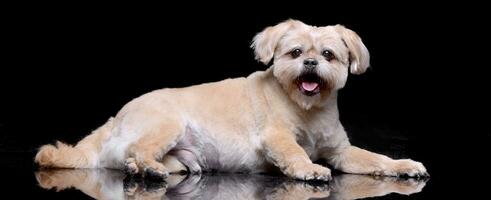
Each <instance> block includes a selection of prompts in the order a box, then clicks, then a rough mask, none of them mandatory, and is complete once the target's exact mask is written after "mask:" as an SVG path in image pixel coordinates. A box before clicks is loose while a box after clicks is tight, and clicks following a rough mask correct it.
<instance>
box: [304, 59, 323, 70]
mask: <svg viewBox="0 0 491 200" xmlns="http://www.w3.org/2000/svg"><path fill="white" fill-rule="evenodd" d="M303 64H304V65H305V67H306V68H309V69H313V68H315V66H317V64H319V62H317V60H316V59H313V58H307V59H305V60H304V61H303Z"/></svg>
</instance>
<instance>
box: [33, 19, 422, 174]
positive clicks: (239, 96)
mask: <svg viewBox="0 0 491 200" xmlns="http://www.w3.org/2000/svg"><path fill="white" fill-rule="evenodd" d="M252 47H253V48H254V50H255V54H256V58H257V59H258V60H260V61H261V62H263V63H268V62H270V61H271V60H273V61H274V64H273V66H271V67H270V68H269V69H268V70H266V71H263V72H256V73H253V74H251V75H250V76H248V77H247V78H237V79H227V80H224V81H220V82H216V83H208V84H202V85H197V86H192V87H187V88H180V89H162V90H157V91H153V92H150V93H148V94H145V95H143V96H141V97H139V98H136V99H134V100H133V101H131V102H130V103H128V104H127V105H125V106H124V107H123V109H122V110H121V111H120V112H119V113H118V114H117V115H116V117H115V118H113V119H110V120H109V121H108V122H107V123H106V124H105V125H103V126H102V127H101V128H99V129H97V130H95V131H94V132H93V133H92V134H91V135H89V136H87V137H86V138H84V139H83V140H82V141H80V142H79V143H78V144H77V145H76V146H74V147H72V146H68V145H65V144H63V143H58V144H57V145H56V146H53V145H45V146H43V147H42V148H41V149H40V151H39V153H38V154H37V155H36V159H35V160H36V162H37V163H39V165H41V166H43V167H61V168H97V167H106V168H116V169H123V168H124V169H126V170H127V172H129V173H142V174H143V175H145V176H157V177H161V178H164V177H166V176H167V175H168V173H172V172H179V171H188V172H191V173H195V172H201V171H202V170H218V171H229V172H237V171H241V172H251V173H256V172H265V171H269V170H271V169H273V168H274V166H276V167H277V168H279V169H280V170H281V171H282V172H283V173H284V174H286V175H288V176H289V177H292V178H296V179H302V180H311V179H320V180H328V179H330V170H329V169H328V168H326V167H323V166H320V165H317V164H313V163H312V160H317V159H320V158H324V159H326V160H327V161H328V162H329V163H330V164H331V165H332V166H334V167H335V168H337V169H339V170H341V171H344V172H348V173H357V174H379V175H389V176H396V175H400V174H407V175H409V176H420V175H426V169H425V168H424V167H423V165H422V164H421V163H419V162H415V161H412V160H409V159H406V160H393V159H390V158H388V157H386V156H383V155H379V154H375V153H371V152H368V151H365V150H363V149H360V148H357V147H354V146H351V145H350V143H349V141H348V138H347V136H346V133H345V131H344V129H343V126H342V125H341V123H340V121H339V117H338V109H337V100H336V96H337V90H338V89H340V88H342V87H343V86H344V84H345V83H346V79H347V76H348V71H350V72H351V73H354V74H360V73H363V72H364V71H365V70H366V68H367V67H368V65H369V55H368V50H367V49H366V47H365V46H364V44H363V43H362V41H361V39H360V38H359V37H358V35H357V34H356V33H354V32H353V31H351V30H349V29H346V28H345V27H343V26H340V25H337V26H326V27H314V26H309V25H306V24H303V23H302V22H300V21H295V20H288V21H285V22H283V23H280V24H278V25H276V26H273V27H268V28H266V29H265V30H264V31H263V32H261V33H259V34H258V35H257V36H256V37H255V38H254V41H253V44H252ZM273 165H274V166H273Z"/></svg>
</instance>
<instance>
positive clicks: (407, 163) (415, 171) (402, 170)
mask: <svg viewBox="0 0 491 200" xmlns="http://www.w3.org/2000/svg"><path fill="white" fill-rule="evenodd" d="M379 173H380V175H390V176H409V177H428V176H429V174H428V172H427V171H426V168H425V167H424V166H423V164H421V163H420V162H416V161H413V160H411V159H401V160H395V161H394V163H393V165H392V166H391V167H390V169H388V170H385V171H383V172H375V175H379Z"/></svg>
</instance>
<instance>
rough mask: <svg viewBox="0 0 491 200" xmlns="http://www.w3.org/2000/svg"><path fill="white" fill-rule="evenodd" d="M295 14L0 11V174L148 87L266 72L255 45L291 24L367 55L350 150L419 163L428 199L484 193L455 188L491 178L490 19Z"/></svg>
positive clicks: (374, 11) (333, 11)
mask: <svg viewBox="0 0 491 200" xmlns="http://www.w3.org/2000/svg"><path fill="white" fill-rule="evenodd" d="M299 4H300V3H299V2H297V3H296V4H292V5H286V6H285V5H283V6H285V7H287V8H279V7H274V6H271V7H268V8H265V7H264V8H263V7H260V6H255V7H252V8H243V11H239V10H235V9H239V8H238V7H239V6H237V7H235V8H234V9H225V8H217V7H215V9H205V8H204V7H203V8H202V9H198V10H191V9H190V8H188V7H180V8H174V7H170V6H163V7H158V9H156V8H155V7H154V8H153V9H149V8H140V7H138V8H136V7H135V8H133V7H132V6H131V5H127V6H125V7H124V8H120V7H118V6H107V7H104V8H102V7H99V6H87V7H85V6H83V7H80V6H73V5H70V6H66V7H64V8H63V9H58V8H53V7H50V6H46V7H47V8H45V7H42V9H41V8H38V7H37V6H32V5H31V6H27V5H24V6H20V7H16V8H15V10H14V11H12V12H8V13H6V14H4V22H5V24H4V27H3V28H2V29H3V31H2V32H3V34H4V36H3V39H2V40H3V42H2V43H4V44H5V45H2V46H3V47H2V49H3V56H2V57H4V58H3V59H2V67H1V74H0V78H1V80H0V83H1V85H0V89H1V98H0V134H1V135H0V152H1V154H2V155H3V157H5V158H8V159H7V162H6V163H7V164H5V165H8V166H10V167H12V168H17V167H20V168H27V169H30V170H31V169H35V168H36V167H35V165H34V164H33V163H32V161H31V159H32V157H33V155H34V152H35V150H36V148H38V147H39V146H40V145H42V144H45V143H50V142H53V141H55V140H62V141H65V142H68V143H75V142H77V141H78V140H79V139H81V138H82V137H83V136H85V135H86V134H88V133H89V132H90V131H91V130H93V129H95V128H97V127H98V126H99V125H101V124H103V123H104V122H105V121H106V120H107V119H108V118H109V117H110V116H114V115H115V114H116V112H117V111H118V110H119V109H120V108H121V107H122V106H123V105H124V104H125V103H127V102H128V101H130V100H131V99H133V98H135V97H137V96H139V95H141V94H144V93H146V92H149V91H151V90H154V89H159V88H164V87H183V86H189V85H193V84H198V83H204V82H210V81H218V80H222V79H225V78H229V77H240V76H247V75H249V74H250V73H252V72H254V71H257V70H265V69H266V68H267V66H264V65H262V64H260V63H259V62H257V61H255V60H254V56H253V53H252V50H251V49H250V48H249V46H250V42H251V39H252V38H253V36H254V35H255V34H256V33H257V32H260V31H261V30H262V29H263V28H265V27H267V26H270V25H274V24H276V23H279V22H281V21H283V20H286V19H288V18H293V19H298V20H302V21H303V22H305V23H307V24H311V25H317V26H323V25H333V24H343V25H345V26H346V27H348V28H350V29H352V30H354V31H355V32H357V33H358V34H359V35H360V36H361V38H362V39H363V41H364V43H365V45H366V46H367V47H368V49H369V51H370V53H371V68H370V70H368V72H367V73H365V74H363V75H358V76H356V75H350V76H349V80H348V83H347V85H346V87H345V88H344V89H343V90H341V91H340V95H339V107H340V108H339V109H340V114H341V120H342V122H343V124H344V125H345V127H346V129H347V130H348V132H349V135H350V138H351V139H352V143H354V144H356V145H359V146H362V147H364V148H367V149H370V150H374V151H378V152H384V149H387V148H389V147H390V148H391V149H394V148H395V149H399V150H400V151H398V152H384V153H387V154H389V155H391V156H394V157H410V158H412V159H414V160H418V161H421V162H423V163H424V164H425V166H426V167H427V168H428V170H429V172H430V174H431V175H432V179H431V180H430V181H433V182H434V183H432V184H431V185H430V186H428V187H429V188H426V189H425V190H429V191H430V192H429V193H430V194H434V195H435V196H436V195H437V192H433V193H431V191H446V190H449V189H455V190H454V191H462V190H464V189H462V188H471V189H469V190H468V189H465V190H464V191H465V192H466V193H469V194H474V192H475V190H478V189H477V188H478V187H479V185H480V184H476V183H474V182H470V183H468V182H463V180H468V178H476V177H477V178H480V177H482V176H488V175H487V174H488V173H487V172H486V171H485V170H486V169H487V170H489V169H490V168H489V164H487V161H489V156H488V155H487V152H486V151H489V150H487V149H488V145H490V143H489V139H490V137H491V136H490V134H491V131H490V128H489V125H488V123H489V117H488V115H487V114H488V113H489V106H488V104H489V98H488V97H486V95H487V93H489V87H488V85H489V79H488V71H489V67H490V66H489V61H488V60H489V59H488V57H489V55H486V54H487V52H488V51H489V47H488V46H489V42H488V39H487V37H489V31H488V30H487V27H486V26H488V24H489V22H488V21H486V20H485V15H486V13H485V12H484V11H483V9H481V8H483V7H479V6H469V5H434V6H431V5H424V4H423V5H384V6H373V5H372V7H373V8H370V7H365V6H360V7H359V8H353V6H351V5H343V6H341V5H332V4H330V3H324V4H320V5H315V4H313V5H310V4H309V5H299ZM211 7H213V6H211ZM160 8H161V9H160ZM171 11H172V13H171ZM25 158H28V159H25ZM29 176H31V174H29V175H25V174H23V175H21V177H24V178H25V177H29ZM30 178H31V177H29V178H25V179H30ZM21 180H24V179H21ZM33 181H34V180H29V181H28V182H29V183H31V182H33ZM430 183H431V182H430ZM480 186H482V185H480ZM31 187H32V186H31ZM459 188H460V189H459ZM472 188H474V189H472ZM438 195H440V194H438ZM421 197H424V196H421Z"/></svg>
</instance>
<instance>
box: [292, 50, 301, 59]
mask: <svg viewBox="0 0 491 200" xmlns="http://www.w3.org/2000/svg"><path fill="white" fill-rule="evenodd" d="M290 55H291V56H292V58H298V56H300V55H302V50H300V49H293V51H291V52H290Z"/></svg>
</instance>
